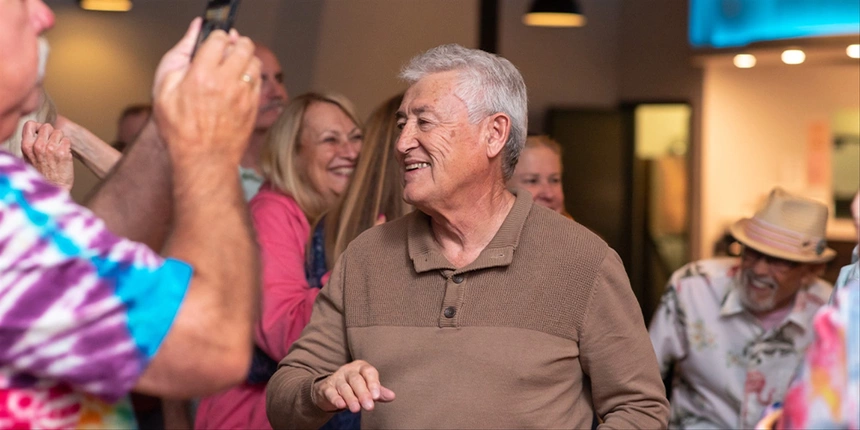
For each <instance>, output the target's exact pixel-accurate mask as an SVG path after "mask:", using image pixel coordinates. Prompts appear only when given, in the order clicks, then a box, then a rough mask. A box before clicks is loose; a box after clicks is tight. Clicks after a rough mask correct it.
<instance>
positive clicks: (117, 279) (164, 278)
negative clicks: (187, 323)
mask: <svg viewBox="0 0 860 430" xmlns="http://www.w3.org/2000/svg"><path fill="white" fill-rule="evenodd" d="M190 278H191V268H190V267H189V266H188V265H187V264H185V263H182V262H180V261H176V260H169V259H168V260H165V259H162V258H161V257H160V256H159V255H158V254H156V253H154V252H153V251H152V250H150V249H149V248H147V247H146V246H144V245H142V244H138V243H134V242H130V241H128V240H125V239H122V238H119V237H117V236H115V235H113V234H112V233H110V232H109V231H108V230H107V228H106V227H105V225H104V224H103V223H102V222H101V220H99V219H98V218H97V217H96V216H95V215H93V214H92V213H91V212H89V211H88V210H86V209H84V208H81V207H80V206H78V205H76V204H74V203H73V202H72V200H71V198H70V196H69V194H68V193H67V192H65V191H64V190H61V189H59V188H57V187H55V186H53V185H50V184H48V183H47V182H45V180H44V178H42V176H41V175H39V174H38V173H37V172H36V171H35V170H33V169H32V168H31V167H29V166H28V165H26V164H25V163H24V162H23V161H21V160H19V159H18V158H16V157H14V156H12V155H11V154H9V153H7V152H5V151H0V428H16V429H27V428H38V429H52V428H74V427H77V426H82V427H92V426H93V425H94V424H98V423H100V424H98V425H104V426H106V427H115V426H119V425H120V424H118V423H117V419H122V417H123V416H127V415H128V414H127V413H125V412H123V411H124V410H126V409H127V408H126V409H123V408H124V406H123V405H122V404H120V405H116V404H115V403H116V402H117V401H118V400H120V399H121V398H123V396H125V395H126V394H127V393H128V392H129V391H130V390H131V389H132V387H133V386H134V385H135V383H136V382H137V379H138V378H139V377H140V375H141V374H142V373H143V371H144V369H145V368H146V366H147V364H149V362H150V360H151V359H152V357H153V356H154V355H155V353H156V351H157V350H158V347H159V346H160V345H161V342H162V340H163V339H164V336H165V335H166V334H167V331H168V329H169V328H170V326H171V324H172V322H173V318H174V316H175V315H176V313H177V311H178V309H179V305H180V303H181V302H182V299H183V297H184V295H185V291H186V289H187V288H188V283H189V280H190ZM99 401H100V402H101V404H99ZM126 421H127V420H126Z"/></svg>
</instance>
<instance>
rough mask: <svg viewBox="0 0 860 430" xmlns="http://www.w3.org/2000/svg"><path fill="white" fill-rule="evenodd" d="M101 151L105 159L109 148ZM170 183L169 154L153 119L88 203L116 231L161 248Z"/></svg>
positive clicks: (167, 220)
mask: <svg viewBox="0 0 860 430" xmlns="http://www.w3.org/2000/svg"><path fill="white" fill-rule="evenodd" d="M91 148H92V147H91ZM111 149H112V148H111ZM98 152H99V154H102V155H100V156H99V159H102V160H106V158H105V157H106V155H105V154H107V151H101V150H98ZM116 155H117V158H118V155H119V153H117V154H116ZM103 166H106V164H104V165H103ZM108 169H110V167H108ZM171 184H172V181H171V175H170V159H169V156H168V154H167V151H166V150H165V148H164V144H163V143H162V142H161V140H160V138H159V136H158V131H157V129H156V127H155V124H154V123H153V122H150V123H148V124H147V125H146V126H145V127H144V129H143V131H141V133H140V136H139V137H138V139H137V141H136V142H135V143H134V144H133V145H132V146H131V147H130V148H129V150H128V152H127V154H126V155H125V156H124V157H122V159H121V160H120V161H119V163H118V165H117V166H116V168H115V169H114V170H113V171H112V172H111V173H110V175H109V176H108V177H107V179H105V180H104V181H102V183H101V184H100V185H99V186H98V187H97V188H96V190H95V191H94V192H93V194H91V195H90V197H89V198H88V199H87V202H86V206H87V207H88V208H89V209H90V210H92V211H93V212H94V213H95V214H96V215H98V216H99V218H101V219H102V220H104V222H105V224H106V225H107V227H108V229H110V230H111V231H112V232H113V233H114V234H116V235H119V236H124V237H126V238H128V239H131V240H133V241H135V242H142V243H145V244H146V245H147V246H149V247H150V248H152V249H153V250H155V251H159V250H161V249H162V247H163V245H164V241H165V238H166V237H167V232H168V230H169V226H170V215H171V211H172V204H171V193H170V190H171Z"/></svg>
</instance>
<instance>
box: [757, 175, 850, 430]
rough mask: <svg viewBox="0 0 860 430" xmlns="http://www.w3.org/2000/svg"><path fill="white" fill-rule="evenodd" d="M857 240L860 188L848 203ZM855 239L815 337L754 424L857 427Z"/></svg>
mask: <svg viewBox="0 0 860 430" xmlns="http://www.w3.org/2000/svg"><path fill="white" fill-rule="evenodd" d="M851 211H852V214H853V215H854V225H855V226H856V228H857V233H858V242H860V192H858V193H857V195H855V196H854V201H853V203H852V205H851ZM858 251H860V244H858V246H855V247H854V252H853V253H852V258H851V264H849V265H847V266H845V267H843V268H842V270H841V271H840V273H839V278H838V279H837V281H836V285H835V287H836V288H835V290H834V291H833V296H832V297H831V303H830V304H829V305H827V306H825V307H823V308H821V310H819V311H818V314H817V315H816V316H815V322H814V325H813V327H814V329H815V340H814V341H813V342H812V345H810V346H809V349H808V350H807V351H806V357H805V358H804V360H803V363H802V364H801V366H800V369H799V371H798V373H797V375H796V376H795V378H794V381H793V382H792V383H791V386H790V387H789V388H788V392H787V393H786V395H785V402H784V403H782V404H775V405H773V407H772V408H771V410H770V411H769V413H767V414H766V415H765V417H764V418H763V419H762V420H761V421H760V422H759V424H758V426H756V428H758V429H771V428H776V429H789V428H804V429H812V428H846V429H857V428H860V261H858V259H860V256H858Z"/></svg>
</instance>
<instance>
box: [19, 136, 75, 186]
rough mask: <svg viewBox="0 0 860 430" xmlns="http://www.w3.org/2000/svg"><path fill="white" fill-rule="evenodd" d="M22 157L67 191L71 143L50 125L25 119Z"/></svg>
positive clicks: (71, 180) (72, 170)
mask: <svg viewBox="0 0 860 430" xmlns="http://www.w3.org/2000/svg"><path fill="white" fill-rule="evenodd" d="M21 152H23V153H24V157H25V158H26V159H27V161H29V162H30V164H32V165H33V167H35V168H36V170H38V171H39V173H41V174H42V176H44V177H45V179H47V180H48V182H51V183H52V184H54V185H57V186H58V187H61V188H65V189H66V190H67V191H68V190H71V189H72V185H73V184H74V182H75V167H74V164H73V159H72V150H71V142H70V141H69V138H67V137H65V135H64V134H63V132H62V131H60V130H55V129H54V127H53V126H51V124H40V123H38V122H35V121H27V123H26V124H24V130H23V136H22V139H21Z"/></svg>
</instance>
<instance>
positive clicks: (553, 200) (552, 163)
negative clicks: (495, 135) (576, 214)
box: [508, 135, 573, 219]
mask: <svg viewBox="0 0 860 430" xmlns="http://www.w3.org/2000/svg"><path fill="white" fill-rule="evenodd" d="M561 172H562V168H561V145H559V144H558V142H556V141H555V140H552V139H551V138H550V137H549V136H545V135H544V136H529V137H528V138H527V139H526V145H525V147H524V148H523V152H522V153H520V160H519V162H517V167H516V170H514V174H513V176H511V178H510V179H509V180H508V188H511V189H513V188H522V189H524V190H526V191H528V192H529V193H531V195H532V197H533V198H534V201H535V203H537V204H539V205H541V206H546V207H548V208H550V209H552V210H554V211H556V212H558V213H560V214H562V215H564V216H566V217H568V218H570V219H573V217H571V216H570V214H569V213H567V211H566V210H565V208H564V191H563V190H562V188H561Z"/></svg>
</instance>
